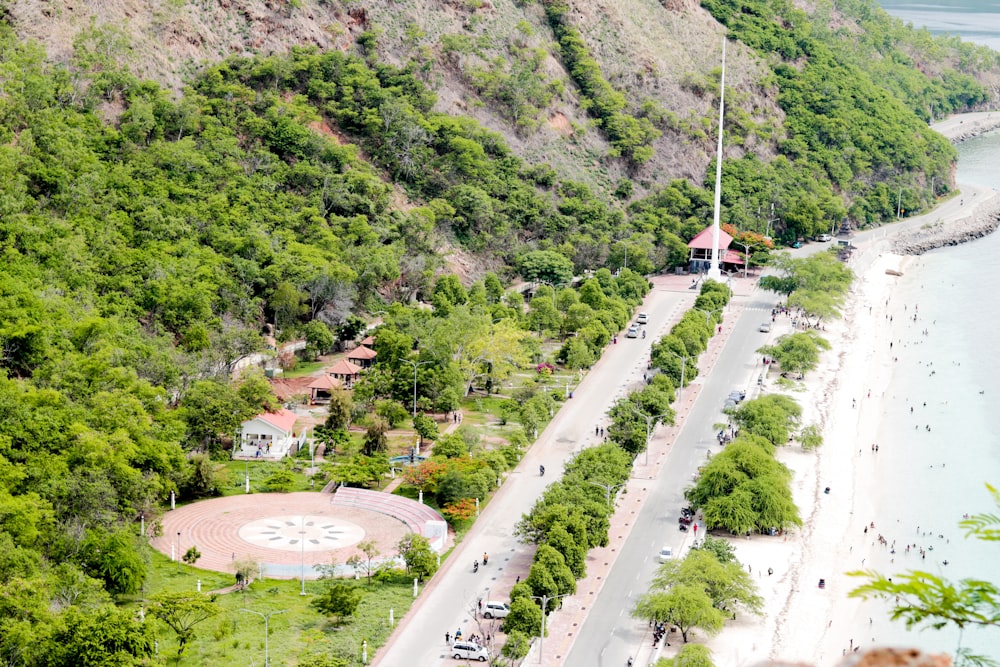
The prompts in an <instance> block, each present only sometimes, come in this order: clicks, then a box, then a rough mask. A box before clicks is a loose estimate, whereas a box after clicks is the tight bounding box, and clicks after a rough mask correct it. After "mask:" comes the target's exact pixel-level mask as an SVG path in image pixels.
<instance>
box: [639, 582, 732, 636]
mask: <svg viewBox="0 0 1000 667" xmlns="http://www.w3.org/2000/svg"><path fill="white" fill-rule="evenodd" d="M632 616H634V617H635V618H641V619H643V620H649V619H652V620H653V621H657V622H660V623H667V624H670V625H675V626H677V628H678V629H679V630H680V631H681V637H682V638H683V639H684V642H685V643H687V641H688V633H689V632H691V630H692V629H694V628H700V629H701V630H703V631H704V632H705V633H706V634H708V635H710V636H712V635H716V634H718V633H719V631H721V630H722V626H723V625H724V624H725V622H726V617H725V614H724V613H723V612H722V611H720V610H718V609H716V608H715V607H714V606H713V605H712V599H711V598H710V597H709V596H708V594H707V593H706V592H705V591H704V590H702V589H700V588H699V587H698V586H695V585H691V584H679V585H677V586H674V587H672V588H671V589H670V590H669V591H665V592H654V593H646V594H644V595H642V597H640V598H639V601H638V602H637V603H636V606H635V609H634V610H633V612H632Z"/></svg>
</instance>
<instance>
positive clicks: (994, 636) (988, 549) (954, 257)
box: [859, 0, 1000, 660]
mask: <svg viewBox="0 0 1000 667" xmlns="http://www.w3.org/2000/svg"><path fill="white" fill-rule="evenodd" d="M880 4H881V6H882V7H883V8H884V9H885V10H886V11H887V12H889V13H890V14H892V15H893V16H896V17H898V18H900V19H902V20H904V21H906V22H909V23H912V24H913V25H914V26H916V27H926V28H928V29H929V30H930V31H931V32H932V33H935V34H941V33H951V34H957V35H958V36H960V37H961V38H962V39H964V40H967V41H971V42H975V43H978V44H982V45H985V46H989V47H991V48H993V49H1000V4H998V3H997V2H988V1H983V0H950V1H948V0H936V1H935V2H924V3H917V2H908V1H906V0H881V2H880ZM958 153H959V159H958V171H957V177H956V180H957V181H958V182H959V183H968V184H974V185H984V186H987V187H991V188H994V189H996V190H1000V171H998V170H997V168H996V165H997V160H998V158H1000V133H998V132H993V133H990V134H988V135H984V136H982V137H977V138H975V139H971V140H968V141H965V142H963V143H962V144H960V145H959V146H958ZM998 258H1000V234H997V233H995V234H992V235H990V236H988V237H986V238H984V239H980V240H978V241H974V242H971V243H966V244H963V245H961V246H956V247H950V248H942V249H939V250H935V251H932V252H930V253H927V254H925V255H923V256H921V257H919V258H917V259H916V260H914V261H913V262H912V263H911V264H910V265H909V266H908V268H907V270H906V272H905V275H904V276H903V277H901V278H900V279H899V280H898V284H897V285H896V288H895V289H894V290H893V295H892V297H891V301H890V305H889V308H890V311H891V312H892V314H893V334H894V344H893V348H892V350H888V349H887V350H885V351H884V354H886V355H889V356H890V358H897V359H898V361H895V362H893V372H892V376H891V379H890V381H889V383H888V385H887V387H886V388H885V400H884V410H885V414H884V416H883V418H882V420H881V423H880V428H879V431H878V436H877V441H878V443H879V453H878V454H877V455H876V458H877V460H876V461H874V462H873V465H877V466H878V472H879V478H880V484H879V488H878V490H877V491H876V494H877V497H876V499H875V505H876V507H878V511H879V514H880V516H881V518H882V525H880V526H878V527H877V531H876V532H877V533H878V532H881V533H883V534H884V535H885V536H886V538H887V539H889V540H890V544H891V541H892V540H895V541H896V549H895V551H896V553H895V554H892V553H891V549H884V550H883V551H884V553H881V554H878V555H877V556H876V559H875V564H876V566H877V567H878V568H879V569H880V571H882V572H884V573H886V574H890V573H893V572H903V571H906V570H908V569H923V570H926V571H928V572H932V573H935V574H939V575H941V576H945V577H947V578H949V579H951V580H959V579H962V578H967V577H975V578H982V579H987V580H989V581H992V582H994V583H996V584H998V585H1000V545H998V544H997V543H995V542H993V543H991V542H983V541H980V540H975V539H972V538H967V537H966V536H965V531H964V530H962V529H961V528H960V527H959V526H958V522H959V521H961V520H962V518H963V516H964V515H965V514H966V513H968V514H976V513H980V512H995V511H996V507H995V506H994V504H993V499H992V498H991V496H990V494H989V492H988V491H987V489H986V486H985V485H986V484H987V483H989V484H992V485H994V486H996V487H1000V437H998V436H997V435H996V434H997V433H998V432H1000V429H998V428H997V422H998V420H1000V353H998V350H997V347H998V345H997V343H998V341H1000V314H998V312H997V310H996V305H997V300H996V298H995V295H996V293H997V286H998V284H1000V268H998V263H997V259H998ZM904 305H905V306H906V309H905V310H904V311H903V312H902V313H901V314H900V313H899V311H900V309H901V308H902V307H903V306H904ZM914 314H916V315H917V320H916V322H914V321H913V320H912V317H913V315H914ZM925 331H926V334H925V333H924V332H925ZM924 403H926V406H925V405H924ZM911 408H912V412H911ZM928 427H929V428H930V430H928ZM862 444H863V443H859V446H862ZM865 453H869V452H867V451H866V452H865ZM907 544H910V545H913V544H917V545H919V546H920V547H922V548H924V549H925V552H924V553H925V556H924V557H923V558H922V557H921V556H920V552H919V550H915V549H913V548H912V546H911V550H910V552H909V553H906V545H907ZM945 561H947V564H945ZM872 629H873V633H872V634H873V635H875V636H876V640H877V643H878V644H882V645H887V644H891V645H907V646H918V647H920V648H924V649H926V650H931V651H946V652H953V651H954V650H955V648H956V646H957V645H958V644H959V642H960V643H961V645H962V646H964V647H967V648H970V649H971V650H973V651H974V652H976V653H980V654H984V655H987V656H990V657H992V658H994V659H998V660H1000V630H998V629H977V628H971V629H966V630H965V631H964V633H962V634H961V636H960V633H959V631H958V630H955V629H954V628H949V629H944V630H925V631H922V632H917V631H907V630H906V629H905V626H904V624H903V623H902V622H901V621H897V622H895V623H890V622H888V621H886V620H885V619H884V618H881V619H877V620H875V621H874V622H873V628H872ZM866 639H867V638H866Z"/></svg>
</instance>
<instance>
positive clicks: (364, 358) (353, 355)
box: [347, 345, 378, 368]
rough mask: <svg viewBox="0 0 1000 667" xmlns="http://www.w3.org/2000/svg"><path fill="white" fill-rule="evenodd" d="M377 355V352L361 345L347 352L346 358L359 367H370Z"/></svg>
mask: <svg viewBox="0 0 1000 667" xmlns="http://www.w3.org/2000/svg"><path fill="white" fill-rule="evenodd" d="M377 356H378V352H376V351H375V350H373V349H371V348H370V347H365V346H363V345H362V346H361V347H357V348H354V349H353V350H351V351H350V352H348V353H347V360H348V361H349V362H351V363H352V364H356V365H358V366H360V367H361V368H370V367H371V366H372V364H374V363H375V357H377Z"/></svg>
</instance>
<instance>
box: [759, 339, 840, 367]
mask: <svg viewBox="0 0 1000 667" xmlns="http://www.w3.org/2000/svg"><path fill="white" fill-rule="evenodd" d="M829 349H830V343H829V342H828V341H827V340H826V339H825V338H823V337H822V336H820V335H819V333H817V332H816V331H814V330H812V329H809V330H808V331H800V332H797V333H793V334H788V335H785V336H781V337H780V338H779V339H778V340H777V341H776V343H775V344H774V345H765V346H764V347H761V348H759V349H758V350H757V352H758V353H759V354H766V355H767V356H769V357H771V358H772V359H774V360H775V361H777V362H778V364H779V365H780V366H781V370H782V371H784V372H787V373H808V372H809V371H811V370H813V369H814V368H816V366H817V365H819V354H820V352H821V351H823V350H829Z"/></svg>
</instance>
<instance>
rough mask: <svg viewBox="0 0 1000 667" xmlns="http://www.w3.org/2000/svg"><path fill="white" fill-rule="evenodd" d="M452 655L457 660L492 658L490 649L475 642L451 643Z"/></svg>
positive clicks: (480, 660) (481, 660)
mask: <svg viewBox="0 0 1000 667" xmlns="http://www.w3.org/2000/svg"><path fill="white" fill-rule="evenodd" d="M451 657H453V658H454V659H455V660H478V661H479V662H486V661H487V660H489V659H490V650H489V649H488V648H486V647H485V646H480V645H479V644H477V643H475V642H465V641H462V642H455V643H454V644H452V645H451Z"/></svg>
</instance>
